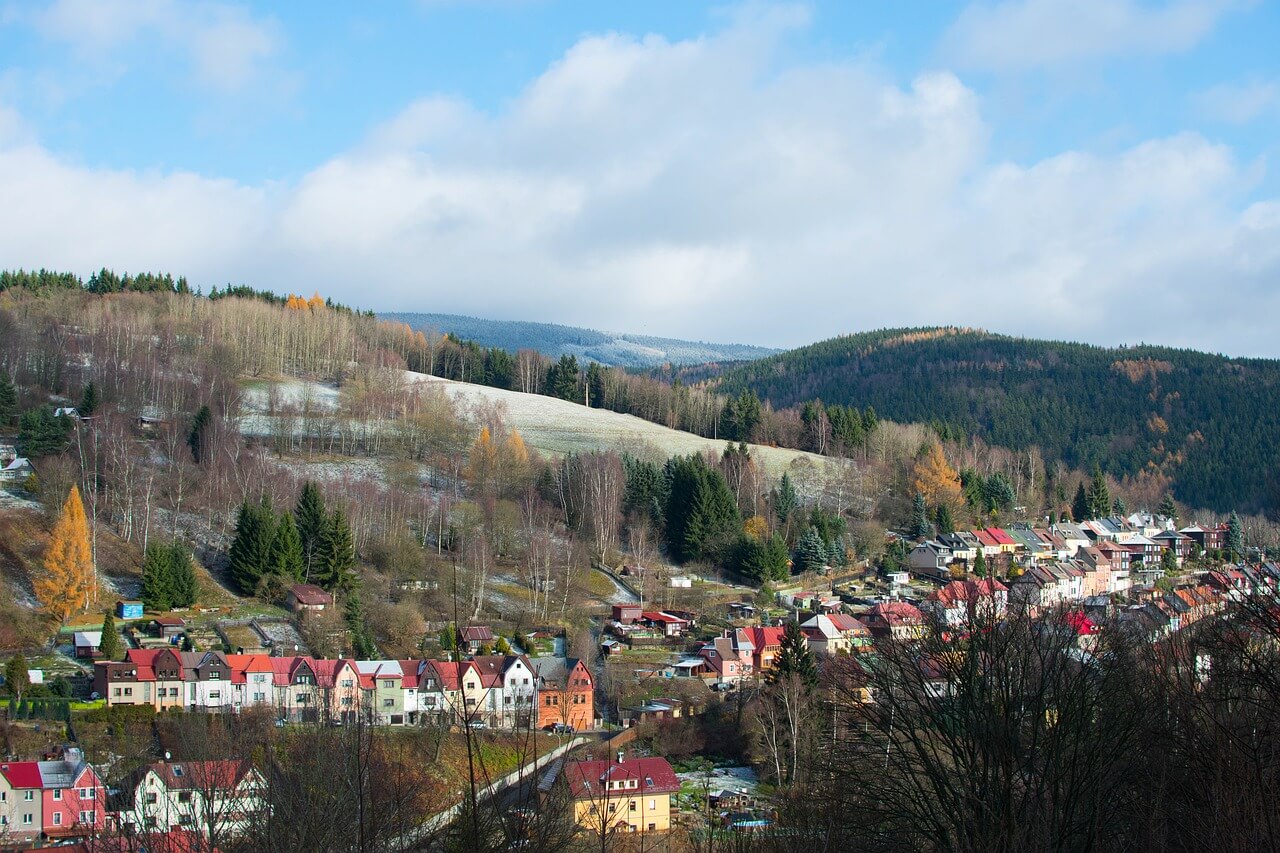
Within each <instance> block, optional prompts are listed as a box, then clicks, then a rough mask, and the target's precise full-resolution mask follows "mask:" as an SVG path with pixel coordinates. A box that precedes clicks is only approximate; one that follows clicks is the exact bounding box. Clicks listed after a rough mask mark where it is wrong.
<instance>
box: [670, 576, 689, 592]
mask: <svg viewBox="0 0 1280 853" xmlns="http://www.w3.org/2000/svg"><path fill="white" fill-rule="evenodd" d="M668 583H669V584H670V586H671V588H672V589H692V588H693V578H691V577H688V576H687V575H672V576H671V579H670V580H669V581H668Z"/></svg>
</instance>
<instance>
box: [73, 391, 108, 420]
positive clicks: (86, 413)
mask: <svg viewBox="0 0 1280 853" xmlns="http://www.w3.org/2000/svg"><path fill="white" fill-rule="evenodd" d="M101 402H102V401H101V399H100V398H99V396H98V386H97V385H94V384H93V383H92V382H90V383H89V384H88V385H86V386H84V393H83V394H81V395H80V408H79V409H77V410H76V411H78V412H79V413H80V417H82V418H91V417H93V413H94V412H96V411H98V406H99V405H100V404H101Z"/></svg>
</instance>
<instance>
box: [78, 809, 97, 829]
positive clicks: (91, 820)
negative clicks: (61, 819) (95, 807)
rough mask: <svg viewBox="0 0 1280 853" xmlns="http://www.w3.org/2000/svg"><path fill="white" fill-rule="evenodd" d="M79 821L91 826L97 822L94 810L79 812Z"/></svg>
mask: <svg viewBox="0 0 1280 853" xmlns="http://www.w3.org/2000/svg"><path fill="white" fill-rule="evenodd" d="M80 822H81V823H82V824H85V825H87V826H92V825H93V824H95V823H97V822H98V816H97V815H96V814H95V813H94V812H80Z"/></svg>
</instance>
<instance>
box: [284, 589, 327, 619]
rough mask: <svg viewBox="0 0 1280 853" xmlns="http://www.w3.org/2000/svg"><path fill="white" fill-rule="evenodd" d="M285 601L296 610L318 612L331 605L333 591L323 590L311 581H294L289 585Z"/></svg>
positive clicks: (291, 608)
mask: <svg viewBox="0 0 1280 853" xmlns="http://www.w3.org/2000/svg"><path fill="white" fill-rule="evenodd" d="M287 603H288V606H289V609H290V610H293V611H296V612H304V611H308V610H312V611H317V612H318V611H321V610H324V609H325V608H326V607H332V606H333V593H331V592H325V591H324V590H323V589H321V588H320V587H318V586H316V585H315V584H313V583H295V584H293V585H292V586H290V587H289V592H288V596H287Z"/></svg>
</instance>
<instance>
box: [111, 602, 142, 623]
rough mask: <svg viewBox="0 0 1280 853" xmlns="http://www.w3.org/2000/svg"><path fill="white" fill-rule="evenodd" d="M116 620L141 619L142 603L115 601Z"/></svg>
mask: <svg viewBox="0 0 1280 853" xmlns="http://www.w3.org/2000/svg"><path fill="white" fill-rule="evenodd" d="M116 618H117V619H141V618H142V602H141V601H117V602H116Z"/></svg>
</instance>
